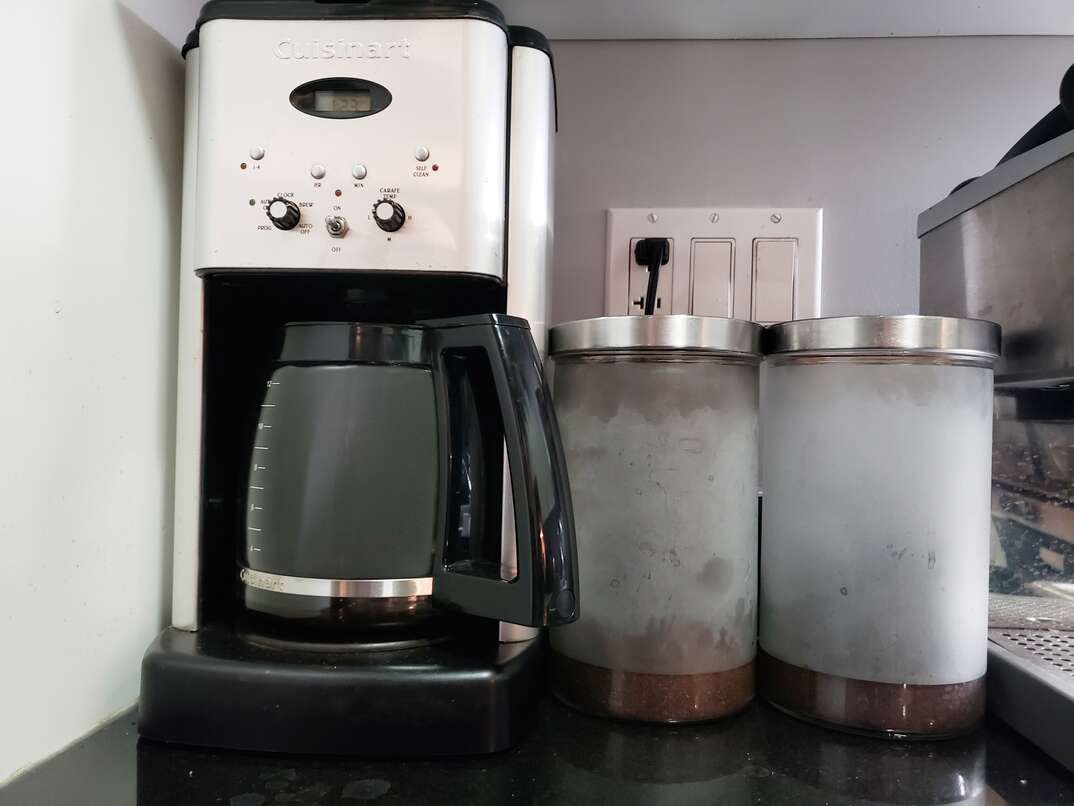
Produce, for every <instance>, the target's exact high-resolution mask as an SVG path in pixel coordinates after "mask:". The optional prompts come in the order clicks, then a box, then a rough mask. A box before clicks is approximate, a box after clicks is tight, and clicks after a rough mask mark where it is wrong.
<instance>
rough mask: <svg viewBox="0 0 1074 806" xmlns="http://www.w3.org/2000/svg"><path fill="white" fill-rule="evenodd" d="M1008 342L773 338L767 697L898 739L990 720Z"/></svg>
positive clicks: (839, 326)
mask: <svg viewBox="0 0 1074 806" xmlns="http://www.w3.org/2000/svg"><path fill="white" fill-rule="evenodd" d="M999 336H1000V329H999V327H998V326H997V325H995V324H993V323H991V322H984V321H980V320H969V319H955V318H948V317H935V316H856V317H841V318H833V319H811V320H800V321H795V322H787V323H784V324H780V325H775V326H773V327H771V328H769V330H768V332H767V333H766V339H767V341H768V343H767V344H766V352H768V353H769V355H768V357H767V358H766V360H765V367H764V370H763V373H762V375H763V379H762V386H763V394H762V414H761V427H762V432H763V434H764V437H763V440H762V463H761V466H762V474H763V480H764V483H763V487H764V499H763V500H764V506H763V513H762V534H761V618H760V652H759V655H760V657H759V666H760V670H759V687H760V691H761V695H762V696H763V697H765V698H766V699H767V700H769V701H770V702H772V703H773V704H775V705H776V706H778V707H780V708H782V709H784V710H786V711H789V712H791V713H793V714H795V715H798V716H801V717H804V718H806V719H810V720H812V721H819V722H823V723H827V724H831V725H835V726H838V727H842V728H844V729H849V730H853V731H857V732H866V733H876V734H881V735H888V736H895V737H914V736H920V737H941V736H945V735H956V734H959V733H964V732H966V731H967V730H970V729H972V728H973V727H974V726H975V725H977V724H978V723H979V722H980V720H981V718H982V717H983V715H984V705H985V699H984V674H985V662H986V654H987V629H988V548H989V533H990V524H989V503H990V498H989V496H990V479H991V460H992V447H991V446H992V382H993V379H992V374H993V373H992V367H993V363H994V361H995V359H996V357H997V356H998V354H999Z"/></svg>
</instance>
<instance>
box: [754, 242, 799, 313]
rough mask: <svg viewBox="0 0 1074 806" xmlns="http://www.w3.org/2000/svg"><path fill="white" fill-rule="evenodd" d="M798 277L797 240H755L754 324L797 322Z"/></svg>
mask: <svg viewBox="0 0 1074 806" xmlns="http://www.w3.org/2000/svg"><path fill="white" fill-rule="evenodd" d="M797 274H798V239H797V238H755V239H754V241H753V306H752V308H753V310H752V315H751V316H750V318H751V319H752V320H753V321H754V322H763V323H766V324H767V323H771V322H785V321H787V320H788V319H793V318H794V283H795V278H796V276H797Z"/></svg>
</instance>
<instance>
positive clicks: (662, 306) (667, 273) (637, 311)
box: [627, 238, 675, 316]
mask: <svg viewBox="0 0 1074 806" xmlns="http://www.w3.org/2000/svg"><path fill="white" fill-rule="evenodd" d="M640 240H641V238H631V239H630V249H629V250H628V260H629V261H630V268H629V273H630V280H629V282H628V283H627V294H628V299H627V313H628V314H629V315H630V316H641V315H643V314H644V313H645V293H646V291H648V290H649V270H648V269H647V268H646V267H645V266H639V265H638V264H637V262H635V260H634V247H635V246H637V243H638V241H640ZM668 240H669V244H668V247H669V249H668V262H667V263H665V264H664V265H663V266H661V267H660V277H659V279H658V280H657V285H656V306H655V308H656V310H654V311H653V313H658V314H669V313H671V295H672V291H673V288H674V276H675V241H674V240H672V239H668Z"/></svg>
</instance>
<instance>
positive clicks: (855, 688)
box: [757, 649, 985, 739]
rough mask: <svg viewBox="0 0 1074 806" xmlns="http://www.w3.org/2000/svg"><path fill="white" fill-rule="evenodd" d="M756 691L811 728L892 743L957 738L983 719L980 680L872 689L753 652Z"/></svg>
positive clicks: (861, 682)
mask: <svg viewBox="0 0 1074 806" xmlns="http://www.w3.org/2000/svg"><path fill="white" fill-rule="evenodd" d="M757 664H758V667H759V669H758V680H757V687H758V690H759V692H760V694H761V696H762V697H763V698H764V699H766V700H768V701H769V702H770V703H772V704H773V705H775V706H776V707H777V708H780V709H781V710H784V711H787V712H788V713H790V714H792V715H794V716H797V717H800V718H802V719H806V720H809V721H812V722H821V723H824V724H826V725H830V726H832V727H836V728H842V729H844V730H850V731H853V732H857V733H868V734H875V735H883V736H889V737H892V738H921V739H939V738H946V737H951V736H960V735H962V734H964V733H967V732H969V731H971V730H973V729H974V728H975V727H977V726H978V725H979V724H980V723H981V720H982V719H984V712H985V681H984V677H979V678H977V679H976V680H970V681H968V682H965V683H950V684H940V685H919V684H911V683H877V682H874V681H871V680H857V679H854V678H850V677H838V676H836V675H830V674H824V673H822V672H815V671H813V670H811V669H804V668H802V667H800V666H794V665H792V664H789V663H785V662H784V661H781V660H779V659H778V658H775V657H773V656H772V655H769V654H768V653H766V652H765V651H764V650H762V649H758V652H757Z"/></svg>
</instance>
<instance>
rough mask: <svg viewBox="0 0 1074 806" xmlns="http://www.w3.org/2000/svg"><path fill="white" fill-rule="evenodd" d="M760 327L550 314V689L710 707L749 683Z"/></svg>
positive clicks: (597, 702)
mask: <svg viewBox="0 0 1074 806" xmlns="http://www.w3.org/2000/svg"><path fill="white" fill-rule="evenodd" d="M760 332H761V328H760V327H759V326H757V325H755V324H753V323H751V322H743V321H738V320H734V319H717V318H710V317H695V316H648V317H642V316H622V317H605V318H599V319H587V320H583V321H578V322H570V323H567V324H564V325H559V326H557V327H555V328H553V329H552V332H551V348H550V352H551V353H552V356H553V359H554V362H555V364H554V377H553V390H554V392H553V394H554V398H555V405H556V413H557V417H558V419H559V423H560V431H561V434H562V436H563V443H564V451H565V454H566V457H567V467H568V473H569V476H570V485H571V497H572V499H573V501H574V512H575V523H576V530H577V532H576V533H577V548H578V567H579V576H580V581H579V584H580V586H581V591H582V592H581V597H582V598H583V599H584V601H585V606H584V607H583V608H582V611H581V615H580V617H579V620H578V621H577V622H576V623H575V624H572V625H569V626H565V627H557V628H555V629H553V630H551V642H552V648H553V650H554V652H553V673H554V674H553V689H554V691H555V692H556V694H557V696H559V697H560V699H562V700H564V701H566V702H567V703H569V704H571V705H573V706H575V707H577V708H580V709H581V710H584V711H588V712H591V713H596V714H600V715H607V716H614V717H619V718H626V719H637V720H645V721H652V722H687V721H696V720H704V719H713V718H716V717H721V716H724V715H727V714H731V713H734V712H735V711H738V710H740V709H742V708H743V707H745V706H746V705H747V704H748V703H749V702H750V700H751V699H752V698H753V693H754V654H755V649H756V601H757V490H758V462H759V456H758V371H759V364H760V349H759V342H760Z"/></svg>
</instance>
